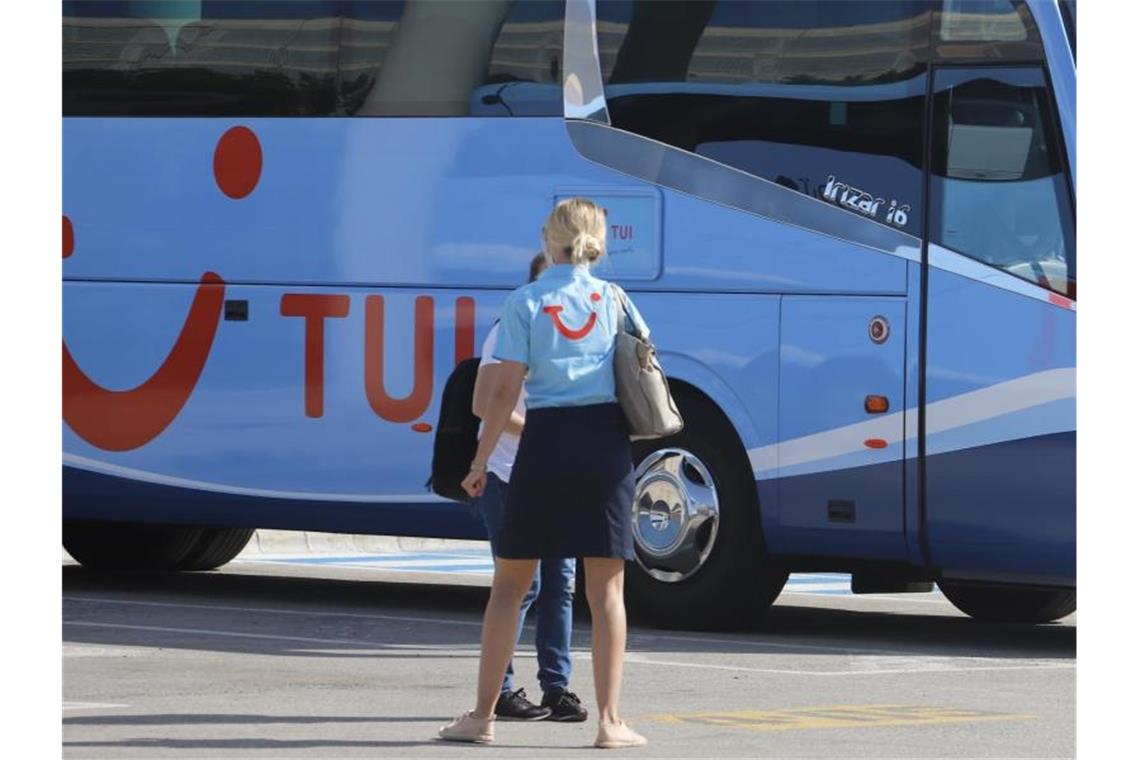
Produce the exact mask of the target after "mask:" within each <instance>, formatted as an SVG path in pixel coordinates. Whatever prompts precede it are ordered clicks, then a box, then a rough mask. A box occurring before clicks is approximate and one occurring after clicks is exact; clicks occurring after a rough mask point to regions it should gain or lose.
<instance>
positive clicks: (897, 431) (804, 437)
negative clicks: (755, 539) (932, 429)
mask: <svg viewBox="0 0 1140 760" xmlns="http://www.w3.org/2000/svg"><path fill="white" fill-rule="evenodd" d="M905 345H906V301H905V299H903V298H863V297H850V296H811V297H785V298H784V299H783V303H782V307H781V319H780V397H779V423H778V428H779V441H780V443H779V446H778V448H777V459H778V462H777V472H778V482H777V486H778V487H777V493H778V500H779V506H778V509H779V521H778V526H776V531H775V532H776V535H772V536H770V538H769V541H770V544H771V546H772V549H773V550H774V551H777V552H780V553H792V554H810V555H825V556H843V557H861V558H876V559H879V558H881V559H903V558H905V556H906V546H905V540H904V534H903V437H904V427H903V425H904V414H903V391H904V379H903V378H904V374H903V372H904V363H905V358H906V352H905ZM884 403H885V406H886V408H885V409H884V408H883V406H884ZM770 532H771V531H770Z"/></svg>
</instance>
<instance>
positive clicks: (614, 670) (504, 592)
mask: <svg viewBox="0 0 1140 760" xmlns="http://www.w3.org/2000/svg"><path fill="white" fill-rule="evenodd" d="M605 236H606V219H605V212H604V211H603V210H602V209H601V208H599V207H598V206H597V205H596V204H594V203H593V202H592V201H589V200H586V199H584V198H571V199H568V200H564V201H561V202H560V203H558V205H557V206H555V208H554V210H553V211H552V212H551V214H550V216H549V218H548V219H547V221H546V226H545V227H544V228H543V235H542V237H543V249H544V251H545V252H546V255H547V257H548V258H549V259H550V262H551V266H550V268H548V269H547V270H546V271H545V272H543V273H542V275H541V276H539V278H538V279H537V280H536V281H535V282H533V283H530V284H528V285H524V286H523V287H521V288H519V289H518V290H516V291H515V292H513V293H512V294H511V295H510V296H509V297H508V298H507V302H506V304H505V305H504V307H503V318H502V321H501V322H500V326H499V338H498V341H497V343H496V346H495V350H494V352H493V353H494V356H495V358H497V359H498V360H499V361H500V365H499V371H498V375H497V377H496V379H495V384H494V387H493V388H492V390H491V398H490V401H489V404H488V407H487V411H486V415H485V416H484V418H483V424H484V429H483V436H482V437H481V438H480V440H479V448H478V450H477V451H476V452H475V459H474V460H473V461H472V463H471V472H470V473H469V474H468V476H467V478H466V479H465V480H464V481H463V487H464V488H465V489H466V490H467V492H468V493H469V494H471V495H472V496H478V495H480V494H481V493H482V492H483V489H484V487H485V486H486V483H487V460H488V457H489V456H490V455H491V452H492V451H493V450H494V448H495V444H496V443H497V442H498V440H499V437H500V435H502V433H503V430H504V429H505V428H506V427H507V422H508V420H509V419H510V413H511V410H512V409H514V406H515V403H516V402H517V400H518V397H519V393H520V391H521V389H522V385H523V380H524V378H525V380H526V392H527V397H526V410H527V411H526V426H525V427H524V428H523V433H522V438H521V440H520V442H519V451H518V455H517V457H516V459H515V466H514V468H513V469H512V473H511V480H510V485H509V488H508V492H507V502H506V507H505V512H504V515H503V526H502V533H501V534H500V536H499V546H498V554H497V555H496V557H495V576H494V580H493V581H492V585H491V597H490V599H489V600H488V602H487V609H486V612H485V613H484V616H483V637H482V651H481V655H480V658H479V683H478V688H477V691H476V703H475V709H474V710H469V711H468V712H465V713H464V714H463V715H461V716H459V717H458V718H456V719H455V720H454V721H452V722H451V723H449V724H448V725H446V726H444V727H443V728H441V729H440V731H439V735H440V737H441V738H443V739H448V740H452V741H469V742H489V741H493V739H494V710H495V702H496V700H497V699H498V697H499V691H500V687H501V686H502V682H503V675H504V673H505V671H506V667H507V662H508V661H509V660H510V657H511V654H512V651H513V644H514V637H515V626H516V624H517V622H518V614H519V606H520V604H521V602H522V600H523V596H524V594H526V591H527V589H528V588H529V586H530V583H531V579H532V578H533V577H534V571H535V566H536V564H537V562H538V561H539V560H540V559H545V558H558V557H582V558H583V563H584V565H585V570H586V598H587V600H588V601H589V604H590V613H591V617H592V619H593V631H592V633H593V655H594V656H593V666H594V690H595V694H596V696H597V700H598V736H597V740H596V741H595V743H594V744H595V746H598V747H602V748H606V749H610V748H618V747H637V746H641V745H643V744H645V743H646V739H645V737H643V736H641V735H640V734H638V733H637V732H635V731H634V730H633V729H631V728H630V727H629V726H627V725H626V724H625V723H624V722H623V721H622V720H621V718H620V716H619V714H618V696H619V693H620V691H621V676H622V660H623V657H624V655H625V633H626V626H625V602H624V599H623V596H622V590H623V586H624V581H625V575H624V573H625V561H626V560H631V559H633V556H634V555H633V535H632V525H631V524H630V516H629V512H630V508H631V505H632V503H633V486H634V484H633V463H632V459H633V458H632V453H631V450H630V445H629V436H628V432H627V430H626V426H625V418H624V417H623V416H622V411H621V407H620V406H619V405H618V403H617V397H616V395H615V392H614V370H613V356H614V342H615V340H614V338H615V334H616V331H617V329H618V325H617V324H616V321H617V314H618V312H617V305H616V304H617V302H616V299H617V297H618V296H617V292H616V290H617V288H616V286H613V285H610V284H609V283H607V282H605V281H604V280H600V279H598V278H596V277H594V276H593V275H592V274H590V271H589V267H590V265H592V264H595V263H597V262H598V261H599V260H600V259H601V258H602V256H603V255H604V254H605ZM627 315H628V317H629V319H631V320H632V321H633V322H634V323H635V324H636V325H637V326H638V327H639V328H641V329H643V330H645V331H646V332H648V328H647V327H645V323H644V322H643V321H642V319H641V315H640V314H639V313H638V312H637V309H636V308H635V307H633V305H632V304H631V303H630V304H628V305H627ZM622 327H623V328H624V325H623V326H622Z"/></svg>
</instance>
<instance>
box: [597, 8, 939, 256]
mask: <svg viewBox="0 0 1140 760" xmlns="http://www.w3.org/2000/svg"><path fill="white" fill-rule="evenodd" d="M932 7H933V6H932V4H931V3H929V2H923V1H921V0H897V1H895V2H870V3H867V2H862V3H859V2H855V3H852V2H836V1H835V0H765V1H759V2H737V1H734V0H720V1H719V2H717V1H716V0H688V1H686V2H667V3H657V2H652V0H632V2H631V1H630V0H598V3H597V13H598V45H599V54H600V57H601V64H602V77H603V81H604V82H605V93H606V101H607V106H608V108H609V113H610V118H611V121H612V123H613V126H615V127H619V128H621V129H624V130H626V131H630V132H635V133H638V134H641V135H644V136H646V137H649V138H652V139H654V140H658V141H660V142H664V143H667V144H669V145H672V146H675V147H678V148H681V149H683V150H686V151H690V152H692V153H696V154H698V155H701V156H705V157H707V158H709V159H711V160H714V161H717V162H719V163H722V164H727V165H729V166H732V167H734V168H736V169H740V170H743V171H745V172H748V173H750V174H752V175H754V176H757V177H761V178H763V179H766V180H769V181H771V182H775V183H777V184H780V185H782V186H784V187H787V188H788V189H790V190H795V191H798V192H801V193H805V194H807V195H810V196H813V197H816V198H819V199H820V200H823V201H825V202H827V203H830V204H834V205H838V206H840V207H841V208H843V209H845V210H847V211H849V212H851V213H854V214H858V215H860V216H862V217H864V218H867V219H870V220H873V221H876V222H879V223H880V224H885V225H888V226H891V227H893V228H895V229H900V230H904V231H906V232H909V233H911V234H912V235H916V236H917V235H919V234H920V233H921V228H922V225H921V218H922V216H921V214H922V211H921V209H920V203H921V200H922V188H923V177H922V163H923V151H922V129H921V125H922V123H923V116H924V113H923V111H924V103H925V96H926V82H927V79H926V75H927V71H928V65H927V61H928V58H929V54H928V48H929V46H930V37H931V32H930V25H931V8H932ZM916 125H917V128H916Z"/></svg>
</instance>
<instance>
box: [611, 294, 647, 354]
mask: <svg viewBox="0 0 1140 760" xmlns="http://www.w3.org/2000/svg"><path fill="white" fill-rule="evenodd" d="M610 286H611V287H612V288H613V290H614V293H615V294H616V297H615V298H614V301H615V303H616V305H617V314H618V317H620V320H615V323H616V324H615V328H614V332H615V333H616V332H617V330H620V329H622V327H624V328H625V331H626V332H627V333H629V334H630V335H632V336H633V337H635V338H637V339H638V340H640V341H642V342H645V343H648V342H649V340H648V338H647V336H646V335H645V334H644V333H642V332H641V329H640V328H639V327H638V326H637V325H636V324H634V321H633V320H632V319H630V317H629V307H628V305H627V304H628V303H629V301H628V300H627V296H626V294H625V291H624V290H622V289H621V288H620V287H618V286H617V285H616V284H614V283H612V282H611V283H610Z"/></svg>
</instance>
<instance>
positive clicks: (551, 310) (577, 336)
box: [542, 293, 602, 340]
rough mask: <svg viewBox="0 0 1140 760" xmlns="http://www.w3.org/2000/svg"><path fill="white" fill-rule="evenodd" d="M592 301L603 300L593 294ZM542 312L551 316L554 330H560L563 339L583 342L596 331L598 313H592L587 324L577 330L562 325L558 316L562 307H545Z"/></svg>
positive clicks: (596, 294) (591, 295)
mask: <svg viewBox="0 0 1140 760" xmlns="http://www.w3.org/2000/svg"><path fill="white" fill-rule="evenodd" d="M590 300H591V301H593V302H594V303H597V302H598V301H600V300H602V297H601V295H599V294H598V293H591V294H590ZM542 310H543V311H544V312H546V313H547V314H549V315H550V319H551V320H553V321H554V328H555V329H556V330H558V332H560V333H561V334H562V336H563V337H565V338H569V339H570V340H582V338H585V337H586V336H587V335H589V334H590V331H591V330H593V329H594V325H595V324H596V323H597V321H598V313H597V312H596V311H591V312H590V318H589V319H587V320H586V324H585V325H583V326H582V327H580V328H578V329H576V330H575V329H574V328H571V327H567V326H566V325H564V324H562V317H560V316H558V315H559V314H560V313H561V312H562V307H561V306H544V307H543V308H542Z"/></svg>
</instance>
